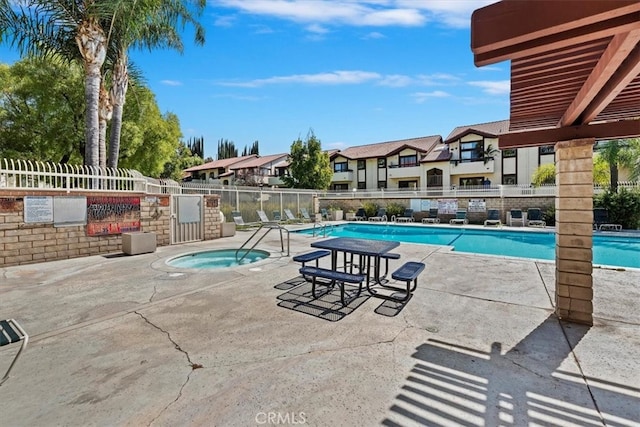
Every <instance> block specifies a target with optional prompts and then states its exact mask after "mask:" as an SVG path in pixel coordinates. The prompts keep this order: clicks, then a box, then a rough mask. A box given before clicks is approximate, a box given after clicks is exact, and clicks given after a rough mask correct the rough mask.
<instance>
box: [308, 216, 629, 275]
mask: <svg viewBox="0 0 640 427" xmlns="http://www.w3.org/2000/svg"><path fill="white" fill-rule="evenodd" d="M298 232H299V233H304V234H313V232H314V230H313V229H307V230H300V231H298ZM315 232H316V233H317V232H318V230H317V229H316V230H315ZM328 234H329V235H330V236H333V237H338V236H343V237H360V238H364V239H377V240H395V241H400V242H407V243H422V244H427V245H444V246H453V247H454V250H455V251H458V252H469V253H476V254H486V255H503V256H512V257H519V258H535V259H545V260H555V250H556V246H555V245H556V240H555V238H556V235H555V233H554V232H549V231H542V230H523V231H513V230H508V229H504V228H502V229H491V230H490V229H472V228H460V227H454V228H449V227H437V226H430V225H429V226H422V225H415V226H411V225H398V224H384V225H373V224H342V225H336V226H332V227H329V228H328ZM593 263H594V264H597V265H607V266H618V267H633V268H640V238H637V237H632V236H615V235H609V234H607V235H598V234H596V235H594V236H593Z"/></svg>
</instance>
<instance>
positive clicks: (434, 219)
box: [422, 208, 440, 224]
mask: <svg viewBox="0 0 640 427" xmlns="http://www.w3.org/2000/svg"><path fill="white" fill-rule="evenodd" d="M422 223H423V224H440V218H438V208H431V209H429V215H428V216H427V217H426V218H422Z"/></svg>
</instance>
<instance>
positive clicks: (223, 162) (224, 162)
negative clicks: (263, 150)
mask: <svg viewBox="0 0 640 427" xmlns="http://www.w3.org/2000/svg"><path fill="white" fill-rule="evenodd" d="M254 157H257V156H256V155H255V154H251V155H249V156H241V157H231V158H229V159H220V160H214V161H212V162H208V163H205V164H202V165H198V166H192V167H190V168H189V169H185V170H184V172H196V171H202V170H208V169H217V168H227V167H229V166H231V165H233V164H235V163H238V162H242V161H245V160H248V159H251V158H254Z"/></svg>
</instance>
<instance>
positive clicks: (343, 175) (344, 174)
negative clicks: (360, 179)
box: [331, 170, 353, 182]
mask: <svg viewBox="0 0 640 427" xmlns="http://www.w3.org/2000/svg"><path fill="white" fill-rule="evenodd" d="M352 181H353V171H352V170H346V171H341V172H334V173H333V178H331V182H352Z"/></svg>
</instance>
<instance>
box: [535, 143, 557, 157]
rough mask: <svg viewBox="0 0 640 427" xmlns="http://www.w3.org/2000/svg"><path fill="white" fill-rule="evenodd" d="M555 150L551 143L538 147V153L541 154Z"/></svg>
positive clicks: (551, 152)
mask: <svg viewBox="0 0 640 427" xmlns="http://www.w3.org/2000/svg"><path fill="white" fill-rule="evenodd" d="M555 152H556V151H555V147H554V146H553V145H544V146H542V147H538V153H540V155H541V156H542V155H545V154H554V153H555Z"/></svg>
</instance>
